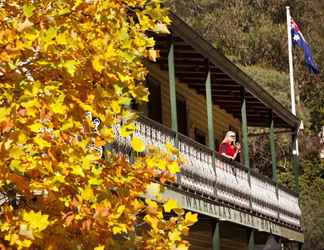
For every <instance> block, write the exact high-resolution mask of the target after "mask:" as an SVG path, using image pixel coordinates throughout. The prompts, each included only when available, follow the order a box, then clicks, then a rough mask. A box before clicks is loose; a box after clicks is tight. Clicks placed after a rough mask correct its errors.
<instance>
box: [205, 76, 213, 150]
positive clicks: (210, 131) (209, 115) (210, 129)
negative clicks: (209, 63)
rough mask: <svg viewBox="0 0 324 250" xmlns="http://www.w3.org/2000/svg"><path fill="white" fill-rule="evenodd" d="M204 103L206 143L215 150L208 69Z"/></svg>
mask: <svg viewBox="0 0 324 250" xmlns="http://www.w3.org/2000/svg"><path fill="white" fill-rule="evenodd" d="M206 104H207V119H208V145H209V148H210V149H211V150H213V151H215V137H214V123H213V99H212V94H211V80H210V70H208V74H207V78H206Z"/></svg>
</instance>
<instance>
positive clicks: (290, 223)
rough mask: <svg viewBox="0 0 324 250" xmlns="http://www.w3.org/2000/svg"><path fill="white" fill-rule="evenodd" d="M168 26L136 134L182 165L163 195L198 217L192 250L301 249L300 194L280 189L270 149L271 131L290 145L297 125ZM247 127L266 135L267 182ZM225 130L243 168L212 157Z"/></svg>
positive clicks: (222, 62)
mask: <svg viewBox="0 0 324 250" xmlns="http://www.w3.org/2000/svg"><path fill="white" fill-rule="evenodd" d="M171 19H172V25H171V27H170V30H171V33H170V34H168V35H156V36H155V39H156V41H157V42H156V48H157V49H159V50H160V58H159V60H158V62H156V63H147V66H148V68H149V71H150V75H149V78H148V88H149V90H150V92H151V96H150V102H149V103H148V105H147V106H146V107H141V108H139V110H140V113H142V114H143V115H145V116H146V118H144V117H143V118H141V119H140V120H139V121H138V124H137V125H138V130H137V132H136V133H137V136H139V137H141V138H143V140H144V141H145V143H146V144H154V145H158V146H160V147H161V148H163V145H164V144H165V143H166V142H171V143H173V144H174V145H176V146H177V147H178V148H179V150H180V151H181V153H182V154H183V155H184V156H185V157H186V158H187V164H185V165H184V166H182V171H181V173H180V174H179V175H178V176H177V182H176V184H175V185H173V186H170V187H168V188H167V191H166V193H165V196H166V197H171V198H173V199H176V200H177V201H178V203H179V204H181V205H182V207H184V208H185V209H187V210H191V211H194V212H196V213H198V214H199V222H198V223H197V224H196V225H194V226H193V228H192V230H191V232H190V235H189V237H188V240H189V241H190V242H191V244H192V248H191V249H193V250H206V249H213V250H219V249H222V250H223V249H224V250H234V249H249V250H252V249H301V248H302V243H303V240H304V239H303V231H302V227H301V219H300V218H301V211H300V208H299V204H298V203H299V201H298V195H297V193H295V192H293V191H291V190H288V189H287V188H285V187H283V186H281V185H279V184H278V183H277V180H276V155H275V143H274V139H275V136H274V129H275V128H285V129H288V130H290V131H291V134H292V135H293V136H292V142H294V141H295V139H296V138H297V132H298V128H299V125H300V121H299V120H298V119H297V118H296V117H295V116H294V115H293V114H292V113H291V112H290V111H288V110H287V109H285V108H284V107H283V106H282V105H281V104H280V103H279V102H278V101H276V100H275V99H274V98H273V97H272V96H271V95H269V94H268V93H267V92H266V91H265V90H264V89H262V88H261V87H260V86H259V85H258V84H257V83H256V82H255V81H253V80H252V79H251V78H250V77H249V76H247V75H246V74H245V73H244V72H242V71H241V70H240V69H239V68H238V67H236V66H235V65H234V64H233V63H232V62H231V61H229V60H228V59H227V58H226V57H225V56H224V55H222V54H221V53H219V52H218V51H217V50H216V49H215V48H214V47H213V46H212V45H211V44H209V43H208V42H207V41H205V40H204V39H203V38H202V37H201V36H199V35H198V34H197V33H196V32H195V31H194V30H193V29H192V28H190V27H189V26H188V25H187V24H185V23H184V22H183V21H182V20H181V19H179V18H178V17H177V16H175V15H173V14H171ZM248 126H250V127H265V128H269V131H270V142H271V152H272V170H273V176H272V179H269V178H267V177H265V176H262V175H260V174H258V173H257V172H255V171H253V170H251V167H250V161H249V157H248V155H249V152H248ZM227 130H234V131H236V132H237V133H238V134H239V135H240V139H241V142H242V145H243V150H242V151H243V152H242V154H241V162H235V161H230V160H228V159H225V158H224V157H222V156H220V155H219V154H218V153H216V150H215V149H216V148H217V144H218V143H219V142H221V140H222V138H223V136H224V134H225V132H226V131H227ZM294 153H296V152H295V151H294ZM294 159H295V161H294V163H295V167H297V166H298V161H297V154H294Z"/></svg>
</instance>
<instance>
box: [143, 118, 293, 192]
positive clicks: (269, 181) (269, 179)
mask: <svg viewBox="0 0 324 250" xmlns="http://www.w3.org/2000/svg"><path fill="white" fill-rule="evenodd" d="M139 121H144V122H145V121H146V122H149V123H150V124H151V125H153V126H154V127H158V128H160V129H162V130H164V131H166V132H168V133H169V134H173V135H176V134H178V137H179V138H182V139H184V140H186V141H187V142H189V143H190V144H193V145H195V146H197V147H199V148H200V149H203V150H204V151H206V153H211V154H212V150H211V149H210V148H209V147H208V146H206V145H203V144H201V143H199V142H197V141H195V140H194V139H192V138H190V137H188V136H186V135H184V134H181V133H180V132H175V131H173V130H172V129H171V128H169V127H167V126H165V125H163V124H161V123H159V122H157V121H154V120H152V119H150V118H149V117H146V116H144V115H139ZM215 157H216V158H217V159H219V160H222V161H224V162H226V163H229V164H231V165H234V166H235V167H237V168H240V169H242V170H245V171H248V168H247V167H245V166H244V165H243V164H241V163H239V162H237V161H233V160H231V159H228V158H226V157H224V156H223V155H221V154H220V153H218V152H215ZM250 172H251V175H253V176H256V177H258V178H260V179H262V180H264V181H266V182H268V183H270V184H273V185H277V186H278V188H280V189H282V190H284V191H285V192H287V193H289V194H291V195H293V196H295V197H297V198H298V197H299V195H298V193H297V192H295V191H293V190H291V189H289V188H287V187H285V186H283V185H282V184H279V183H277V182H274V181H273V180H272V179H271V178H269V177H267V176H264V175H262V174H260V173H258V172H257V171H256V170H254V169H251V170H250Z"/></svg>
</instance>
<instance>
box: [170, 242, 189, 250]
mask: <svg viewBox="0 0 324 250" xmlns="http://www.w3.org/2000/svg"><path fill="white" fill-rule="evenodd" d="M188 249H189V247H188V246H187V245H185V244H183V243H181V244H179V245H178V246H177V247H176V248H175V249H174V250H188ZM172 250H173V249H172Z"/></svg>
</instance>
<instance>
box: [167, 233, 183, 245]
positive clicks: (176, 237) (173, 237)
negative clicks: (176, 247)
mask: <svg viewBox="0 0 324 250" xmlns="http://www.w3.org/2000/svg"><path fill="white" fill-rule="evenodd" d="M168 236H169V239H170V240H171V241H172V242H175V241H179V240H181V237H180V232H179V231H178V230H174V231H172V232H169V233H168Z"/></svg>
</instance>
